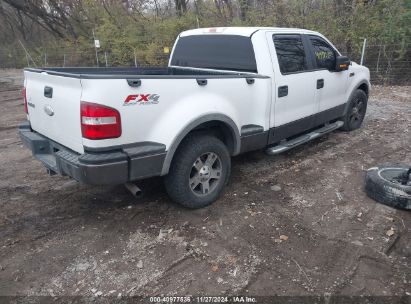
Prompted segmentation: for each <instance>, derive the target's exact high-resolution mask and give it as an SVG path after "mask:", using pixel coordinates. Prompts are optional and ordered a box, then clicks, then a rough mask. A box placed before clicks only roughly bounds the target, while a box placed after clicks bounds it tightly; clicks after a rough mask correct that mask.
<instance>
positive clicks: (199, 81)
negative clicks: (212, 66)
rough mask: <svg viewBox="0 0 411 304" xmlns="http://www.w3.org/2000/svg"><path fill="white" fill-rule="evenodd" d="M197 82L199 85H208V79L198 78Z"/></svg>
mask: <svg viewBox="0 0 411 304" xmlns="http://www.w3.org/2000/svg"><path fill="white" fill-rule="evenodd" d="M197 83H198V85H199V86H205V85H207V79H197Z"/></svg>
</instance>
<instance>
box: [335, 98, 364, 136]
mask: <svg viewBox="0 0 411 304" xmlns="http://www.w3.org/2000/svg"><path fill="white" fill-rule="evenodd" d="M367 101H368V97H367V94H365V92H364V91H363V90H356V91H355V92H354V93H353V94H352V95H351V97H350V99H349V100H348V108H347V113H345V115H344V116H343V117H342V118H341V119H342V120H343V122H344V125H343V126H342V127H341V129H342V130H344V131H353V130H356V129H358V128H360V127H361V125H362V122H363V120H364V117H365V113H366V111H367Z"/></svg>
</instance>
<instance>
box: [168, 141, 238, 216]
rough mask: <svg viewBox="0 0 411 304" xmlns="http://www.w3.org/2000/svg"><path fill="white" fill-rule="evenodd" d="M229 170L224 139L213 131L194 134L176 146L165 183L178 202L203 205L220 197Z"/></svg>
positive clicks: (197, 206) (197, 205)
mask: <svg viewBox="0 0 411 304" xmlns="http://www.w3.org/2000/svg"><path fill="white" fill-rule="evenodd" d="M230 171H231V158H230V154H229V152H228V150H227V147H226V146H225V145H224V143H223V142H221V141H220V140H219V139H218V138H216V137H214V136H211V135H191V136H189V137H188V138H186V139H184V140H183V142H182V143H181V145H180V147H179V148H178V149H177V151H176V154H175V156H174V157H173V161H172V163H171V166H170V171H169V173H168V175H166V176H165V178H164V182H165V187H166V190H167V192H168V195H169V196H170V197H171V199H172V200H173V201H175V202H176V203H178V204H180V205H182V206H184V207H187V208H191V209H197V208H202V207H205V206H208V205H210V204H212V203H213V202H214V201H216V200H217V199H218V197H219V196H220V195H221V193H222V192H223V189H224V187H225V185H226V184H227V182H228V179H229V176H230ZM207 179H208V181H207Z"/></svg>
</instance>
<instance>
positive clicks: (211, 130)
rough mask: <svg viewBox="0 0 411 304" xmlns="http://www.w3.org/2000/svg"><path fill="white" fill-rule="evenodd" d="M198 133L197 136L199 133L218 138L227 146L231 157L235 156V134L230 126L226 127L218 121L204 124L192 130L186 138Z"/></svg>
mask: <svg viewBox="0 0 411 304" xmlns="http://www.w3.org/2000/svg"><path fill="white" fill-rule="evenodd" d="M196 133H197V134H198V133H201V134H210V135H212V136H215V137H216V138H218V139H219V140H221V141H222V142H223V143H224V144H225V146H226V147H227V149H228V152H229V153H230V155H233V154H234V151H235V137H234V134H233V132H232V130H231V128H230V127H229V126H228V125H226V124H225V123H224V122H222V121H218V120H213V121H207V122H204V123H202V124H200V125H199V126H197V127H196V128H194V129H193V130H191V131H190V132H189V133H188V134H187V135H186V137H187V136H190V135H193V134H196Z"/></svg>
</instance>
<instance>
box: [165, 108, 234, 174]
mask: <svg viewBox="0 0 411 304" xmlns="http://www.w3.org/2000/svg"><path fill="white" fill-rule="evenodd" d="M193 132H211V133H213V134H214V135H216V137H218V138H220V139H221V140H222V141H223V142H224V144H225V145H226V146H227V148H228V151H229V153H230V155H231V156H234V155H237V154H239V153H240V148H241V139H240V133H239V131H238V127H237V125H236V124H235V123H234V121H233V120H232V119H231V118H230V117H228V116H226V115H224V114H208V115H204V116H201V117H199V118H197V119H196V120H194V121H192V122H191V123H189V124H188V125H187V126H185V127H184V128H183V129H182V130H181V131H180V133H179V134H178V135H177V136H176V137H175V139H174V141H173V142H172V143H171V145H170V147H169V148H168V151H167V155H166V158H165V160H164V164H163V169H162V171H161V175H166V174H167V173H168V171H169V169H170V165H171V162H172V161H173V158H174V155H175V152H176V151H177V149H178V147H179V146H180V144H181V142H182V141H183V140H184V139H185V138H186V137H187V136H188V135H189V134H191V133H193ZM216 132H217V133H216Z"/></svg>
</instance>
